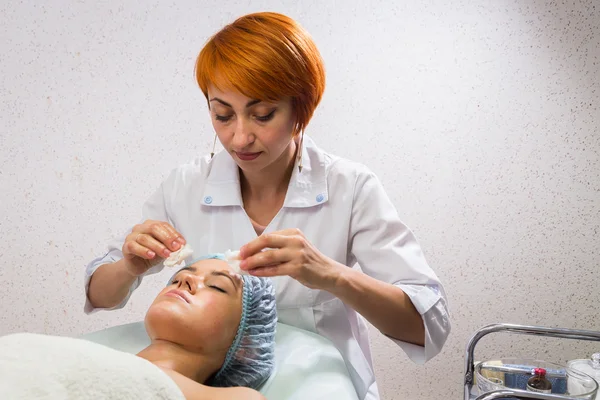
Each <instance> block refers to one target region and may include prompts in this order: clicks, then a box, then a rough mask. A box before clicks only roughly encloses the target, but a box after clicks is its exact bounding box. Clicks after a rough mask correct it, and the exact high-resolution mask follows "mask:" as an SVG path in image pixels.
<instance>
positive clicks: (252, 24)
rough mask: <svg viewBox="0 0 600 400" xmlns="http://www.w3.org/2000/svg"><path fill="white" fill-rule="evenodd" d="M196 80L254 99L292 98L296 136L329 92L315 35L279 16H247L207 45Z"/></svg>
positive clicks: (290, 20) (227, 27)
mask: <svg viewBox="0 0 600 400" xmlns="http://www.w3.org/2000/svg"><path fill="white" fill-rule="evenodd" d="M196 80H197V81H198V85H200V88H201V89H202V92H203V93H204V95H205V96H206V98H207V99H208V85H209V84H213V85H215V86H216V87H217V88H219V89H220V90H223V89H225V88H229V89H235V90H237V91H239V92H240V93H242V94H243V95H245V96H247V97H250V98H252V99H259V100H265V101H278V100H281V99H282V98H284V97H291V98H292V105H293V108H294V111H295V114H296V125H295V129H294V134H297V133H299V132H301V131H303V130H304V129H305V128H306V126H307V125H308V122H309V121H310V119H311V117H312V115H313V113H314V111H315V108H317V105H318V104H319V102H320V101H321V98H322V96H323V91H324V90H325V68H324V65H323V59H322V58H321V54H320V53H319V50H318V49H317V46H316V45H315V43H314V42H313V40H312V38H311V37H310V35H309V33H308V32H307V31H305V30H304V28H302V27H301V26H300V25H299V24H298V23H297V22H296V21H294V20H293V19H291V18H289V17H287V16H285V15H282V14H278V13H272V12H264V13H256V14H249V15H245V16H243V17H241V18H238V19H237V20H235V21H234V22H233V23H232V24H230V25H227V26H225V27H224V28H223V29H221V30H220V31H219V32H217V33H216V34H215V35H214V36H213V37H211V38H210V40H209V41H208V42H207V43H206V45H205V46H204V48H203V49H202V51H201V52H200V54H199V55H198V59H197V60H196Z"/></svg>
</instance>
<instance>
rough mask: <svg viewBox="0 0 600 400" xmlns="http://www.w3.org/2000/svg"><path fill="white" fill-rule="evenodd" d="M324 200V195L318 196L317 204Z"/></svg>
mask: <svg viewBox="0 0 600 400" xmlns="http://www.w3.org/2000/svg"><path fill="white" fill-rule="evenodd" d="M323 200H325V196H323V195H322V194H320V195H318V196H317V202H319V203H320V202H322V201H323Z"/></svg>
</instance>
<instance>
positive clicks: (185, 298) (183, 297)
mask: <svg viewBox="0 0 600 400" xmlns="http://www.w3.org/2000/svg"><path fill="white" fill-rule="evenodd" d="M165 296H169V297H176V298H179V299H181V300H183V301H185V302H186V303H190V298H189V295H188V294H187V292H184V291H182V290H177V289H173V290H169V291H168V292H167V293H165Z"/></svg>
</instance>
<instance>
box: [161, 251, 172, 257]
mask: <svg viewBox="0 0 600 400" xmlns="http://www.w3.org/2000/svg"><path fill="white" fill-rule="evenodd" d="M163 254H164V255H165V256H166V257H169V256H170V255H171V252H170V251H169V249H164V250H163Z"/></svg>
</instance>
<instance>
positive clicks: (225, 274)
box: [210, 271, 238, 289]
mask: <svg viewBox="0 0 600 400" xmlns="http://www.w3.org/2000/svg"><path fill="white" fill-rule="evenodd" d="M210 274H211V275H214V276H224V277H225V278H227V279H229V280H230V281H231V283H233V286H234V287H235V288H236V289H237V287H238V285H237V283H235V281H234V280H233V278H232V277H231V275H229V274H227V273H225V272H223V271H213V272H211V273H210Z"/></svg>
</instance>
